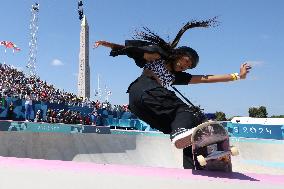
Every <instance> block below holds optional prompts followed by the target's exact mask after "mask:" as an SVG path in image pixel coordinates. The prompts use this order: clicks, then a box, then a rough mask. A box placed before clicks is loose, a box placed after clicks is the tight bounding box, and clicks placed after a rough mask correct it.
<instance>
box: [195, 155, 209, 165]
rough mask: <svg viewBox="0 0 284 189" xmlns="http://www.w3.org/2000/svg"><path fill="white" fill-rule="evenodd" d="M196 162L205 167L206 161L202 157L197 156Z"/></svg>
mask: <svg viewBox="0 0 284 189" xmlns="http://www.w3.org/2000/svg"><path fill="white" fill-rule="evenodd" d="M197 161H198V163H199V164H200V165H201V166H205V165H206V164H207V162H206V159H205V158H204V157H203V156H202V155H199V156H197Z"/></svg>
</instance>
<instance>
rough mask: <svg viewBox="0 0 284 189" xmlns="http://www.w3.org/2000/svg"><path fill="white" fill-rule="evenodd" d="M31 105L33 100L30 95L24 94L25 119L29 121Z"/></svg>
mask: <svg viewBox="0 0 284 189" xmlns="http://www.w3.org/2000/svg"><path fill="white" fill-rule="evenodd" d="M32 105H33V101H32V99H31V97H30V96H29V95H26V102H25V118H26V121H31V113H32Z"/></svg>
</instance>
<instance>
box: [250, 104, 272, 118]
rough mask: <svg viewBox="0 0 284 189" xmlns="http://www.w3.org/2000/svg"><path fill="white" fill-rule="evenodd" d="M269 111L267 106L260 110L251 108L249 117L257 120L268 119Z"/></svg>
mask: <svg viewBox="0 0 284 189" xmlns="http://www.w3.org/2000/svg"><path fill="white" fill-rule="evenodd" d="M267 115H268V113H267V111H266V107H265V106H260V107H259V108H256V107H251V108H249V117H256V118H267Z"/></svg>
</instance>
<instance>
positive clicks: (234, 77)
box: [231, 73, 237, 81]
mask: <svg viewBox="0 0 284 189" xmlns="http://www.w3.org/2000/svg"><path fill="white" fill-rule="evenodd" d="M231 76H232V78H233V81H235V80H237V76H236V75H235V74H234V73H232V74H231Z"/></svg>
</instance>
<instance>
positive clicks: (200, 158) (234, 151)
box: [197, 146, 239, 166]
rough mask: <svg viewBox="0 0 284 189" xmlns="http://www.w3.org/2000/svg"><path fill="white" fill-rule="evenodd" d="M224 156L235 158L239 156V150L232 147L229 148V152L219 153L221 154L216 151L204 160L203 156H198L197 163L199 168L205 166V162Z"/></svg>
mask: <svg viewBox="0 0 284 189" xmlns="http://www.w3.org/2000/svg"><path fill="white" fill-rule="evenodd" d="M226 155H232V156H237V155H239V150H238V148H237V147H235V146H232V147H231V148H230V151H221V152H218V151H216V152H214V153H213V154H211V155H209V156H207V157H206V158H205V157H204V156H203V155H199V156H197V161H198V163H199V164H200V165H201V166H205V165H206V164H207V161H209V160H212V159H219V158H222V157H225V156H226Z"/></svg>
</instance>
